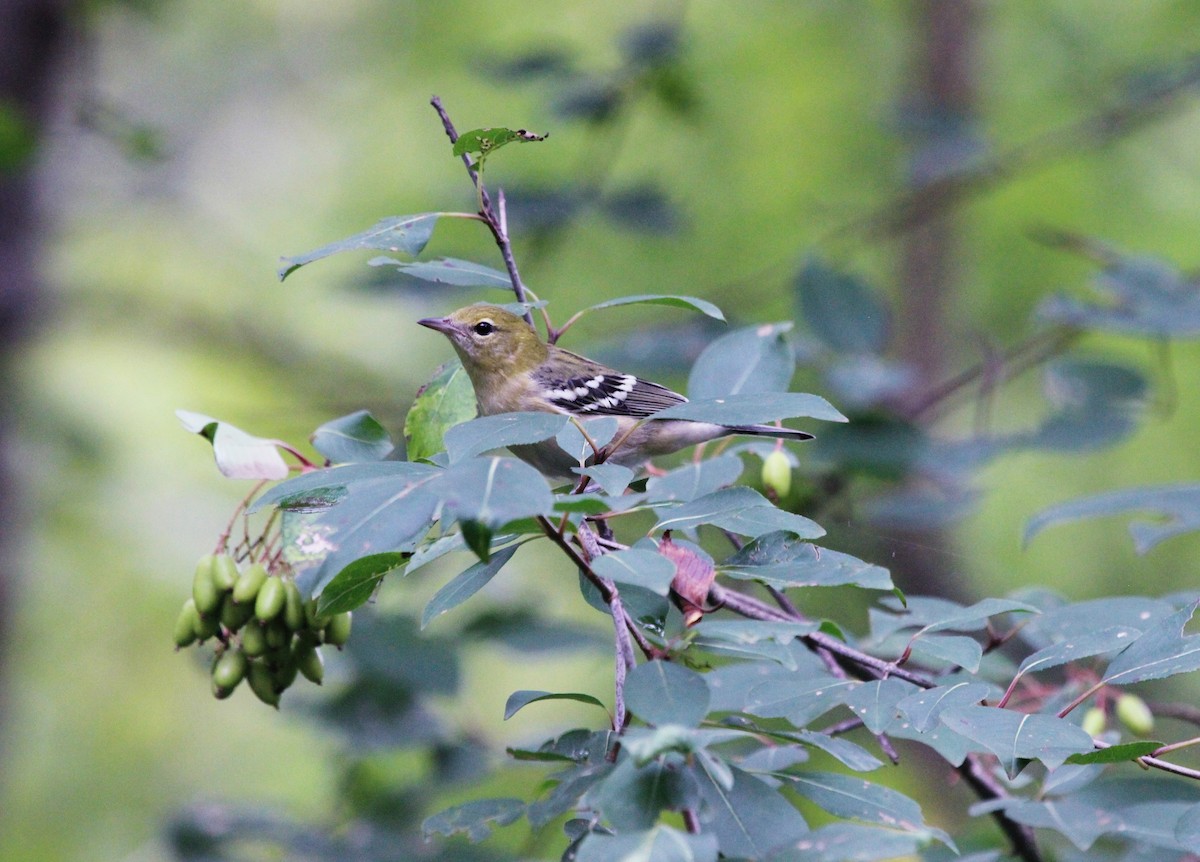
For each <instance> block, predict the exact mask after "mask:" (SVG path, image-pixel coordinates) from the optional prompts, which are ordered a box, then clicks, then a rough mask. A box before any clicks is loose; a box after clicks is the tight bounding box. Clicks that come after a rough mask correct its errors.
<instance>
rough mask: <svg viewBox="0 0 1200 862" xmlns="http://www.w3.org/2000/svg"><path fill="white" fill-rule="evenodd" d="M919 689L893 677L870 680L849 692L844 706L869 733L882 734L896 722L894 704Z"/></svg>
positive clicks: (896, 712) (896, 711)
mask: <svg viewBox="0 0 1200 862" xmlns="http://www.w3.org/2000/svg"><path fill="white" fill-rule="evenodd" d="M917 691H919V689H918V688H917V687H916V686H915V685H913V684H912V683H911V682H905V681H904V680H902V679H896V678H894V677H892V678H889V679H879V680H872V681H870V682H867V683H864V684H863V685H861V686H859V687H858V688H856V689H855V690H854V691H852V692H850V695H849V696H848V697H847V698H846V705H847V706H849V707H850V710H851V711H852V712H853V713H854V714H855V715H856V716H858V717H859V718H861V719H862V723H863V725H865V726H866V728H867V730H869V731H871V733H883V732H885V731H886V730H887V728H888V727H889V726H890V725H891V724H892V722H893V721H895V720H896V717H897V715H898V710H897V707H896V704H898V703H899V702H900V701H902V700H904V699H905V698H906V697H909V696H910V695H912V694H913V693H915V692H917Z"/></svg>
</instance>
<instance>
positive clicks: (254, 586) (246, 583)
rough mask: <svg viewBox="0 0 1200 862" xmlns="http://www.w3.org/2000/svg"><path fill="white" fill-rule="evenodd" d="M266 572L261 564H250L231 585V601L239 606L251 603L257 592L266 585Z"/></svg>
mask: <svg viewBox="0 0 1200 862" xmlns="http://www.w3.org/2000/svg"><path fill="white" fill-rule="evenodd" d="M266 580H267V570H266V569H265V568H264V567H263V564H262V563H251V564H250V565H249V566H247V567H246V571H244V572H242V574H241V575H240V576H239V577H238V579H237V583H236V584H234V585H233V600H234V601H235V602H238V603H239V604H240V603H242V602H246V603H251V602H253V601H254V600H255V599H256V598H257V597H258V591H259V589H261V588H262V585H263V584H264V583H266Z"/></svg>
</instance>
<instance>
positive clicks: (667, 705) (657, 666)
mask: <svg viewBox="0 0 1200 862" xmlns="http://www.w3.org/2000/svg"><path fill="white" fill-rule="evenodd" d="M625 702H626V705H627V706H628V707H629V709H630V711H631V712H633V713H634V715H636V716H637V717H638V718H640V719H642V720H643V721H645V722H646V723H647V724H653V725H667V724H681V725H684V726H685V727H697V726H699V724H700V722H701V721H702V720H703V719H704V716H706V715H708V704H709V695H708V685H707V684H706V683H705V682H704V677H703V676H701V675H700V674H698V673H696V672H695V671H693V670H688V669H687V668H685V667H681V666H680V665H678V664H674V663H672V662H666V661H648V662H646V663H645V664H642V665H639V666H638V667H637V668H636V669H634V671H633V673H631V674H629V676H628V677H627V678H626V680H625Z"/></svg>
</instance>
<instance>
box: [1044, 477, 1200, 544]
mask: <svg viewBox="0 0 1200 862" xmlns="http://www.w3.org/2000/svg"><path fill="white" fill-rule="evenodd" d="M1137 512H1153V513H1154V514H1155V515H1158V516H1160V517H1161V518H1163V519H1165V520H1160V521H1155V522H1149V521H1134V522H1132V523H1131V524H1130V525H1129V533H1130V535H1131V536H1132V537H1133V544H1134V547H1135V548H1136V549H1137V552H1138V553H1139V554H1144V553H1146V552H1147V551H1149V550H1150V549H1151V548H1153V547H1154V546H1155V545H1157V544H1158V543H1159V542H1162V541H1164V540H1166V539H1170V538H1173V537H1174V536H1178V535H1181V534H1182V533H1188V532H1191V531H1193V530H1196V529H1200V485H1194V484H1191V485H1155V486H1147V487H1143V488H1127V489H1124V490H1121V491H1110V492H1109V493H1106V494H1097V495H1096V496H1094V497H1084V498H1083V499H1082V500H1072V501H1071V502H1069V503H1061V504H1059V505H1057V506H1052V507H1050V508H1049V509H1045V510H1044V511H1041V512H1039V513H1038V514H1037V515H1035V516H1034V517H1033V518H1030V520H1029V523H1028V524H1027V525H1026V526H1025V536H1024V541H1025V542H1026V543H1028V542H1029V541H1030V540H1032V539H1033V537H1034V536H1036V535H1037V534H1038V533H1040V532H1042V530H1044V529H1046V528H1047V527H1049V526H1052V525H1054V524H1062V523H1066V522H1068V521H1077V520H1080V519H1081V518H1104V517H1109V516H1112V515H1132V514H1134V513H1137Z"/></svg>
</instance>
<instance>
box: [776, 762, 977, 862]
mask: <svg viewBox="0 0 1200 862" xmlns="http://www.w3.org/2000/svg"><path fill="white" fill-rule="evenodd" d="M786 778H787V781H788V786H790V787H791V788H792V789H793V790H795V791H796V792H797V793H799V794H800V795H801V796H804V797H805V798H807V799H809V800H811V801H812V802H815V803H816V804H817V805H819V806H820V807H821V808H824V809H825V810H826V811H828V812H829V813H830V814H833V815H835V816H837V817H846V818H852V819H854V820H863V821H866V822H867V823H875V824H878V825H882V826H889V827H891V828H893V829H900V830H903V831H905V832H913V833H916V834H918V835H922V836H929V837H934V838H937V840H939V841H941V842H942V843H943V844H945V845H947V846H948V847H950V848H951V849H952V850H956V848H955V847H954V842H953V841H952V840H950V836H949V835H947V834H946V833H945V832H943V831H942V830H940V829H935V828H933V827H930V826H926V825H925V820H924V817H923V816H922V814H921V806H920V805H918V804H917V803H916V802H914V801H913V800H911V799H909V798H908V797H907V796H905V795H904V794H902V793H899V792H897V791H895V790H892V789H891V788H890V787H883V786H882V785H879V784H872V783H871V782H869V781H864V780H863V779H861V778H856V777H853V776H850V775H836V774H834V773H830V772H804V773H800V774H786ZM956 852H957V850H956Z"/></svg>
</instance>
